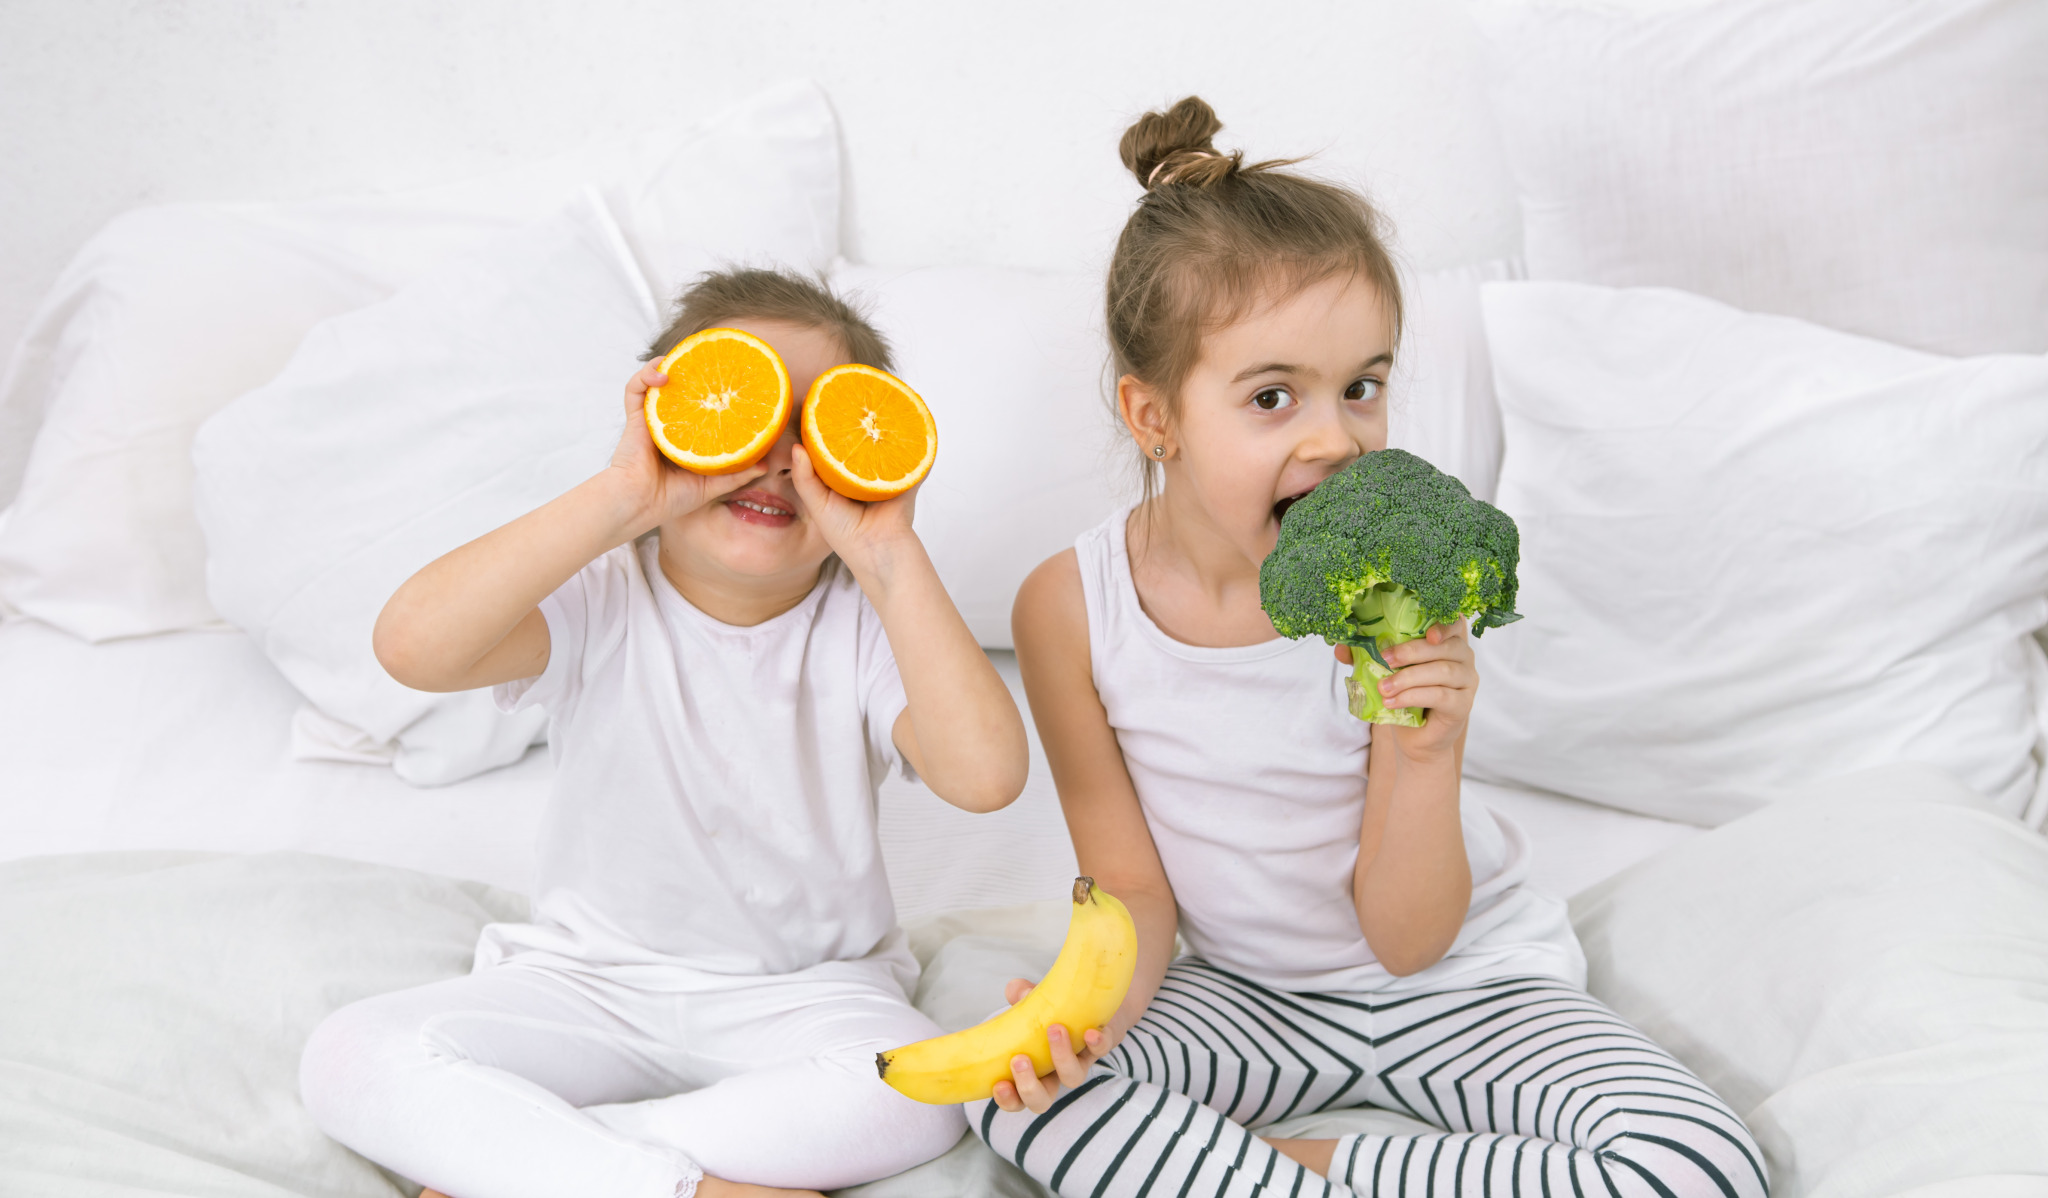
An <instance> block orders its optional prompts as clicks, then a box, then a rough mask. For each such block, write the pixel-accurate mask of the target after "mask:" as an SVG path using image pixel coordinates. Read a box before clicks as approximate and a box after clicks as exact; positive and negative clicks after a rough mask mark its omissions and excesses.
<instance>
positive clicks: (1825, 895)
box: [0, 647, 2048, 1198]
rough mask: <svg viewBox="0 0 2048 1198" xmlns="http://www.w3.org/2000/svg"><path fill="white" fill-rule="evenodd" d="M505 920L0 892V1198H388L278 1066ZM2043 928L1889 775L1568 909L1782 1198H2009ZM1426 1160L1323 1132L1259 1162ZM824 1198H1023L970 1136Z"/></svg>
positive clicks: (1672, 855) (156, 866)
mask: <svg viewBox="0 0 2048 1198" xmlns="http://www.w3.org/2000/svg"><path fill="white" fill-rule="evenodd" d="M103 649H104V647H103ZM103 649H101V650H94V652H102V651H103ZM4 677H5V676H4V674H0V681H4ZM299 768H301V769H303V768H307V767H299ZM334 768H336V769H345V768H348V767H334ZM356 772H357V773H360V774H368V773H370V772H371V771H360V770H359V771H356ZM470 785H474V784H470ZM441 793H448V792H441ZM1945 795H1947V796H1954V798H1953V800H1952V801H1948V802H1944V801H1942V800H1943V797H1944V796H1945ZM418 797H419V798H421V799H422V800H431V799H433V798H435V797H436V796H435V795H422V796H418ZM1609 814H1614V813H1609ZM1616 818H1622V817H1620V816H1618V815H1617V816H1616ZM522 911H523V904H521V903H520V901H519V900H518V899H517V898H516V897H515V896H512V895H508V894H503V893H501V892H494V891H491V890H489V889H487V888H483V887H477V886H474V885H470V884H463V883H453V882H449V881H446V880H445V879H440V878H432V877H426V876H423V875H420V874H417V873H413V872H411V871H408V870H401V869H392V868H387V867H377V866H367V865H361V864H355V863H350V862H343V861H335V860H330V859H325V858H319V857H310V856H307V855H304V854H296V853H281V854H259V855H254V856H236V857H206V856H202V855H197V854H173V853H129V854H92V855H82V856H74V857H67V858H52V859H46V860H39V861H26V862H10V863H4V864H0V960H5V961H6V962H8V965H9V968H7V969H6V970H0V1192H7V1193H15V1192H21V1193H32V1194H36V1195H39V1196H41V1198H103V1196H104V1195H106V1194H107V1193H109V1192H112V1191H114V1190H116V1189H117V1188H121V1187H126V1188H130V1189H134V1188H146V1189H147V1190H148V1191H149V1192H151V1193H154V1194H176V1195H191V1196H192V1198H201V1196H204V1198H279V1196H280V1195H282V1194H303V1195H308V1196H317V1198H396V1196H398V1195H401V1194H408V1193H411V1191H410V1190H404V1189H401V1188H400V1187H399V1186H398V1185H397V1184H396V1183H395V1182H393V1181H392V1180H390V1179H389V1178H388V1177H386V1176H385V1175H383V1174H381V1173H379V1172H377V1171H376V1170H373V1169H371V1168H369V1167H368V1166H367V1165H366V1164H365V1163H364V1162H363V1161H362V1160H361V1159H360V1158H357V1157H355V1156H353V1155H351V1154H349V1153H347V1152H346V1151H345V1150H343V1149H342V1148H341V1147H340V1146H339V1145H337V1144H335V1143H333V1142H331V1141H329V1140H327V1139H326V1138H325V1137H323V1136H321V1135H320V1134H319V1133H318V1130H317V1128H316V1127H315V1126H314V1124H313V1122H312V1120H311V1119H310V1118H308V1117H307V1115H306V1113H305V1111H304V1109H303V1108H302V1107H301V1106H300V1105H299V1103H298V1102H297V1100H296V1093H297V1067H298V1058H299V1053H300V1049H301V1047H302V1045H303V1044H304V1043H305V1042H306V1039H307V1037H308V1036H309V1034H310V1033H311V1032H312V1030H313V1028H314V1027H315V1026H316V1025H317V1024H318V1023H319V1022H320V1021H321V1020H322V1019H324V1018H325V1017H326V1016H327V1015H328V1014H329V1013H330V1012H332V1011H333V1010H334V1009H336V1008H337V1007H340V1006H342V1005H345V1004H347V1003H350V1002H353V1001H355V1000H357V999H359V998H363V997H366V996H369V995H372V994H382V993H387V992H391V991H395V990H399V989H402V988H406V987H413V986H420V985H424V984H426V983H429V982H435V981H439V980H441V979H444V978H453V977H457V976H459V975H462V974H464V973H466V972H468V970H469V966H470V961H471V958H472V954H473V949H474V946H475V943H476V938H477V933H478V931H479V929H480V928H481V927H482V926H483V925H484V924H485V923H486V922H488V921H491V920H494V919H497V920H502V919H517V918H519V917H520V915H521V913H522ZM2044 913H2048V846H2044V845H2043V844H2042V843H2041V841H2040V839H2039V837H2038V836H2036V835H2034V834H2032V833H2028V832H2025V831H2024V830H2022V829H2020V828H2018V827H2016V826H2015V825H2014V824H2013V823H2012V822H2011V821H2010V820H2009V819H2006V818H2004V817H2002V816H1996V815H1992V814H1989V813H1986V812H1984V811H1983V810H1982V809H1981V806H1980V805H1979V804H1978V802H1977V801H1976V800H1972V799H1968V798H1966V797H1964V796H1962V795H1960V793H1959V792H1958V789H1957V788H1956V787H1955V785H1954V784H1953V783H1952V782H1948V781H1944V780H1941V779H1937V778H1933V777H1931V776H1930V775H1929V774H1928V773H1927V772H1925V771H1922V770H1917V769H1914V768H1912V767H1902V768H1897V769H1892V770H1887V771H1882V772H1878V773H1873V774H1870V775H1866V776H1864V777H1862V778H1858V779H1854V780H1850V781H1847V782H1840V783H1832V784H1829V785H1826V786H1822V787H1816V788H1815V797H1814V801H1810V802H1808V801H1801V802H1793V803H1785V804H1781V805H1778V806H1776V807H1773V808H1771V809H1770V810H1768V811H1765V812H1761V813H1759V814H1757V815H1755V816H1753V817H1751V818H1748V819H1745V820H1742V821H1740V822H1738V823H1735V824H1732V825H1730V826H1728V827H1725V828H1720V829H1716V830H1714V831H1712V832H1709V833H1703V834H1701V835H1699V836H1696V837H1693V838H1692V839H1691V840H1690V841H1689V842H1688V843H1686V844H1684V845H1682V846H1679V847H1677V848H1674V849H1672V850H1670V851H1668V852H1665V853H1663V854H1661V855H1659V856H1658V857H1657V858H1656V859H1655V860H1654V861H1647V862H1644V863H1642V864H1641V865H1640V866H1638V867H1637V868H1635V869H1632V870H1629V871H1627V872H1626V873H1625V874H1623V875H1621V876H1618V877H1616V878H1614V879H1612V880H1611V881H1610V882H1609V883H1607V884H1605V885H1603V886H1601V887H1598V888H1596V889H1595V890H1593V891H1591V892H1589V893H1587V894H1585V895H1583V896H1581V897H1580V898H1579V899H1578V900H1576V901H1575V903H1574V922H1575V924H1576V925H1577V929H1578V933H1579V936H1580V938H1581V939H1582V941H1583V943H1584V944H1585V945H1586V950H1587V953H1588V956H1589V957H1590V962H1591V979H1590V980H1591V987H1592V991H1593V993H1594V994H1595V995H1596V996H1597V997H1599V998H1600V999H1602V1000H1603V1001H1604V1002H1606V1003H1608V1004H1609V1005H1610V1006H1612V1007H1614V1008H1615V1009H1616V1010H1618V1011H1619V1012H1620V1013H1621V1014H1622V1015H1624V1016H1625V1017H1626V1018H1628V1019H1629V1020H1630V1021H1631V1022H1632V1023H1634V1024H1636V1025H1637V1026H1638V1027H1641V1028H1643V1029H1644V1030H1645V1031H1646V1032H1648V1033H1650V1034H1651V1035H1652V1036H1653V1037H1654V1038H1656V1039H1657V1040H1658V1041H1659V1042H1660V1043H1663V1044H1665V1045H1667V1046H1668V1047H1670V1048H1672V1049H1673V1050H1674V1052H1675V1053H1676V1055H1677V1056H1678V1057H1679V1058H1680V1059H1681V1060H1682V1061H1684V1062H1685V1064H1686V1065H1687V1066H1689V1067H1690V1068H1691V1069H1693V1070H1694V1071H1695V1072H1696V1073H1699V1074H1700V1075H1701V1076H1702V1077H1703V1078H1704V1079H1705V1080H1706V1081H1707V1082H1708V1083H1709V1084H1710V1085H1713V1086H1714V1087H1715V1088H1716V1089H1718V1090H1719V1091H1720V1092H1721V1093H1723V1094H1724V1095H1726V1096H1727V1097H1728V1098H1729V1099H1730V1100H1731V1104H1732V1105H1733V1106H1734V1108H1735V1109H1736V1111H1737V1112H1738V1113H1740V1114H1742V1115H1743V1116H1744V1118H1745V1119H1746V1120H1747V1121H1748V1122H1749V1124H1750V1126H1751V1127H1752V1129H1753V1130H1755V1131H1756V1132H1757V1135H1758V1139H1759V1141H1760V1142H1761V1143H1762V1145H1763V1147H1764V1149H1765V1151H1766V1154H1767V1156H1768V1158H1769V1164H1770V1170H1771V1175H1772V1180H1773V1192H1774V1193H1775V1194H1777V1195H1779V1196H1780V1198H1801V1196H1802V1195H1815V1196H1825V1198H1882V1196H1885V1195H1891V1194H1897V1193H1900V1192H1902V1191H1906V1190H1908V1189H1911V1190H1913V1191H1914V1193H1915V1195H1916V1198H1920V1196H1921V1194H1922V1192H1923V1190H1924V1198H1986V1196H1990V1198H2036V1195H2035V1194H2034V1192H2032V1191H2030V1190H2029V1189H2028V1188H2027V1184H2028V1183H2027V1182H2026V1180H2025V1179H2026V1178H2027V1177H2028V1176H2030V1175H2031V1176H2032V1177H2034V1178H2039V1177H2040V1176H2043V1175H2048V1159H2044V1157H2043V1152H2044V1151H2048V1093H2044V1092H2043V1089H2042V1087H2043V1086H2044V1084H2048V1042H2044V1041H2043V1038H2042V1033H2041V1029H2042V1028H2043V1027H2044V1026H2048V1010H2044V1008H2043V999H2042V997H2041V996H2042V995H2043V994H2044V993H2048V957H2044V955H2043V954H2042V952H2041V951H2039V949H2040V946H2041V945H2043V944H2048V927H2044V926H2042V920H2043V918H2044ZM1066 915H1067V905H1066V903H1065V902H1064V901H1058V900H1055V901H1050V902H1042V903H1035V904H1031V905H1029V906H1027V907H1021V908H1011V909H1007V910H1001V911H974V912H955V913H952V914H949V915H947V916H945V917H943V918H940V919H935V920H931V921H928V922H925V923H922V924H914V925H912V926H911V927H910V928H909V929H908V931H909V939H910V943H911V944H912V945H913V946H914V947H915V949H916V951H917V954H918V956H919V957H920V958H921V959H924V960H925V961H926V962H927V964H926V966H925V969H924V972H923V975H922V977H921V979H920V981H919V985H918V992H917V995H916V1002H917V1005H918V1007H919V1008H920V1009H921V1010H924V1011H926V1012H927V1013H929V1014H930V1015H931V1016H932V1017H933V1018H934V1020H936V1021H937V1022H938V1023H939V1024H940V1026H941V1027H945V1028H949V1029H951V1028H957V1027H960V1026H965V1025H966V1024H969V1023H972V1022H975V1021H977V1020H979V1019H980V1018H981V1016H983V1015H985V1014H986V1013H987V1012H988V1009H989V1007H990V1006H991V1005H992V1001H991V995H995V994H999V993H1000V990H1001V986H1002V983H1003V981H1004V979H1006V978H1010V977H1017V976H1026V977H1034V976H1038V975H1039V974H1040V973H1042V972H1043V970H1044V969H1045V967H1046V966H1047V965H1048V964H1050V963H1051V961H1052V958H1053V955H1054V953H1055V952H1056V950H1057V949H1058V946H1059V941H1060V937H1061V935H1062V934H1063V933H1064V931H1065V927H1066ZM224 1044H232V1045H234V1047H235V1051H234V1052H232V1053H224V1052H223V1051H222V1047H221V1046H222V1045H224ZM1421 1130H1425V1128H1424V1125H1421V1124H1418V1123H1416V1122H1415V1121H1413V1120H1409V1119H1405V1118H1403V1117H1401V1116H1399V1115H1395V1114H1391V1113H1389V1112H1384V1111H1370V1110H1349V1111H1335V1112H1328V1113H1324V1114H1320V1115H1315V1116H1308V1117H1297V1118H1294V1119H1289V1120H1287V1121H1285V1122H1282V1123H1279V1124H1275V1125H1273V1126H1271V1127H1270V1128H1268V1129H1267V1133H1268V1134H1271V1135H1274V1136H1290V1135H1291V1136H1311V1137H1324V1138H1329V1137H1336V1136H1342V1135H1347V1134H1351V1133H1354V1132H1368V1133H1372V1134H1381V1135H1399V1134H1407V1133H1414V1132H1418V1131H1421ZM848 1193H850V1194H856V1195H859V1196H860V1198H958V1196H959V1195H963V1194H976V1195H982V1194H986V1195H994V1196H1000V1198H1041V1196H1042V1194H1043V1191H1042V1190H1040V1189H1039V1188H1037V1186H1036V1184H1035V1183H1033V1182H1031V1181H1030V1180H1029V1179H1028V1178H1025V1177H1024V1176H1023V1175H1022V1174H1021V1173H1019V1172H1018V1171H1017V1170H1016V1169H1015V1168H1013V1167H1010V1166H1007V1165H1005V1164H1004V1163H1003V1162H1002V1161H1000V1160H998V1159H997V1158H995V1156H994V1155H993V1154H992V1153H990V1152H988V1151H987V1150H986V1149H985V1148H984V1147H982V1146H981V1145H980V1144H979V1143H978V1142H976V1141H974V1140H973V1139H972V1138H971V1137H969V1138H964V1139H963V1140H962V1141H961V1142H960V1143H959V1144H958V1145H956V1146H955V1147H954V1149H953V1150H952V1151H951V1152H949V1153H947V1154H946V1155H945V1156H943V1157H941V1158H940V1159H938V1160H936V1161H933V1162H931V1163H930V1164H928V1165H924V1166H921V1167H919V1168H917V1169H914V1170H911V1171H910V1172H909V1173H906V1174H903V1175H902V1176H899V1177H895V1178H891V1179H888V1180H886V1181H881V1182H876V1183H872V1184H870V1185H867V1186H861V1187H857V1188H855V1189H854V1190H851V1191H848Z"/></svg>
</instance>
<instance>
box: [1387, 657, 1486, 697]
mask: <svg viewBox="0 0 2048 1198" xmlns="http://www.w3.org/2000/svg"><path fill="white" fill-rule="evenodd" d="M1473 680H1474V675H1473V673H1472V667H1471V666H1469V665H1467V664H1465V663H1464V662H1461V661H1425V662H1423V663H1421V664H1420V665H1412V666H1407V667H1405V668H1403V669H1399V670H1396V671H1394V672H1393V673H1392V674H1389V675H1387V676H1386V677H1385V678H1382V679H1380V694H1382V695H1391V694H1395V693H1397V692H1399V691H1404V690H1412V689H1414V688H1415V687H1418V686H1446V687H1468V686H1470V685H1472V682H1473Z"/></svg>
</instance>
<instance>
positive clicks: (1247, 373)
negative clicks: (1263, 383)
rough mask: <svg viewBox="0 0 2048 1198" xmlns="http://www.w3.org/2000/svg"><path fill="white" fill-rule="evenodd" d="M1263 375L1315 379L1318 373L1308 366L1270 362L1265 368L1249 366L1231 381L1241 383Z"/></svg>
mask: <svg viewBox="0 0 2048 1198" xmlns="http://www.w3.org/2000/svg"><path fill="white" fill-rule="evenodd" d="M1262 374H1301V375H1307V376H1308V377H1310V378H1314V377H1315V375H1316V372H1315V371H1313V370H1311V369H1309V368H1308V367H1306V366H1293V365H1290V364H1288V363H1286V362H1268V363H1266V364H1265V365H1263V366H1248V367H1246V368H1245V369H1243V370H1240V371H1238V372H1237V377H1235V378H1233V379H1231V380H1230V381H1231V382H1233V383H1241V382H1243V381H1245V380H1246V379H1248V378H1255V377H1257V376H1259V375H1262Z"/></svg>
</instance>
